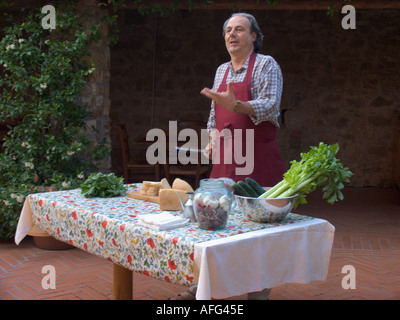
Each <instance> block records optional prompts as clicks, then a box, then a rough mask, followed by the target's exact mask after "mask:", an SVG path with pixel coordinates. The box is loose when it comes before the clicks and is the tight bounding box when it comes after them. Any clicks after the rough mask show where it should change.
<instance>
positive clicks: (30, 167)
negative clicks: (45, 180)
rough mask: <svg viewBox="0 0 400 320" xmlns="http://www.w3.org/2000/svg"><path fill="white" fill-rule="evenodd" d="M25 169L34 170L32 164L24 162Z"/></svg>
mask: <svg viewBox="0 0 400 320" xmlns="http://www.w3.org/2000/svg"><path fill="white" fill-rule="evenodd" d="M24 164H25V167H27V168H29V169H33V168H35V166H34V164H33V163H32V162H25V163H24Z"/></svg>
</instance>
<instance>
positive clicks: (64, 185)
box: [61, 181, 70, 188]
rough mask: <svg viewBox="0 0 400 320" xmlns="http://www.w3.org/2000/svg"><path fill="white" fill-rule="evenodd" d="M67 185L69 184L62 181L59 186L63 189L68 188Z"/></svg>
mask: <svg viewBox="0 0 400 320" xmlns="http://www.w3.org/2000/svg"><path fill="white" fill-rule="evenodd" d="M69 185H70V182H66V181H64V182H63V183H61V186H62V187H63V188H68V187H69Z"/></svg>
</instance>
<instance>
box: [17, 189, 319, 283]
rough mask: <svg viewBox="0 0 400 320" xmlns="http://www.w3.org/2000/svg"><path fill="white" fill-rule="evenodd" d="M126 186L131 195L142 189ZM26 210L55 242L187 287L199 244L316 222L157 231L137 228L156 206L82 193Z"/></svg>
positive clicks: (40, 201) (242, 220)
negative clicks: (92, 196) (140, 220)
mask: <svg viewBox="0 0 400 320" xmlns="http://www.w3.org/2000/svg"><path fill="white" fill-rule="evenodd" d="M128 187H129V190H128V192H132V191H134V190H137V189H138V188H139V187H140V184H136V185H128ZM25 206H30V210H31V212H32V219H33V223H34V224H35V225H37V226H38V227H40V228H41V229H42V230H44V231H46V232H47V233H48V234H50V235H52V236H53V237H54V238H56V239H59V240H62V241H64V242H68V243H69V244H71V245H73V246H75V247H78V248H81V249H83V250H85V251H88V252H90V253H92V254H95V255H98V256H101V257H103V258H105V259H107V260H109V261H112V262H114V263H116V264H119V265H121V266H123V267H125V268H127V269H130V270H132V271H135V272H140V273H143V274H145V275H149V276H152V277H155V278H158V279H162V280H164V281H167V282H171V283H178V284H183V285H192V284H193V281H194V245H195V244H198V243H202V242H208V241H212V240H218V239H221V238H226V237H231V236H234V235H239V234H244V233H247V232H253V231H256V230H261V229H266V228H274V227H280V226H285V225H291V224H293V225H296V224H297V223H301V222H304V221H307V220H312V219H313V218H312V217H308V216H302V215H297V214H293V213H291V214H289V215H288V217H287V218H286V219H285V220H284V221H283V222H282V223H280V224H261V223H255V222H251V221H249V220H247V219H246V217H244V216H243V215H242V214H241V213H240V212H239V211H235V212H234V213H233V214H231V215H230V218H229V220H228V223H227V226H226V228H225V229H223V230H218V231H210V230H203V229H200V228H199V227H198V225H197V223H189V224H188V225H187V226H185V227H181V228H177V229H173V230H166V231H155V230H152V229H148V228H146V227H143V226H141V225H139V224H138V220H139V218H138V216H139V215H140V214H148V213H154V214H157V213H159V212H160V210H159V205H158V204H155V203H151V202H146V201H142V200H135V199H132V198H129V197H127V196H120V197H113V198H85V197H84V196H82V194H81V191H80V189H76V190H68V191H58V192H47V193H38V194H32V195H30V196H29V197H27V199H26V201H25ZM173 213H174V214H176V215H179V214H180V212H179V211H176V212H173Z"/></svg>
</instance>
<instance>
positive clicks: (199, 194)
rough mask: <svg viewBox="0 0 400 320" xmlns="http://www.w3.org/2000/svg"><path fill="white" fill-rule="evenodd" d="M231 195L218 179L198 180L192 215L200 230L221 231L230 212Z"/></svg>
mask: <svg viewBox="0 0 400 320" xmlns="http://www.w3.org/2000/svg"><path fill="white" fill-rule="evenodd" d="M231 204H232V195H231V194H230V192H229V191H228V189H226V188H225V185H224V182H223V181H221V180H218V179H203V180H200V187H199V188H198V189H197V190H196V191H195V193H194V197H193V206H194V214H195V216H196V220H197V223H198V224H199V226H200V228H202V229H207V230H218V229H223V228H225V226H226V222H227V221H228V216H229V212H230V210H231Z"/></svg>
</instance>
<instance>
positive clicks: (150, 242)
mask: <svg viewBox="0 0 400 320" xmlns="http://www.w3.org/2000/svg"><path fill="white" fill-rule="evenodd" d="M146 242H147V244H148V245H149V246H150V247H151V248H152V249H154V247H155V244H154V241H153V239H152V238H148V239H147V241H146Z"/></svg>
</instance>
